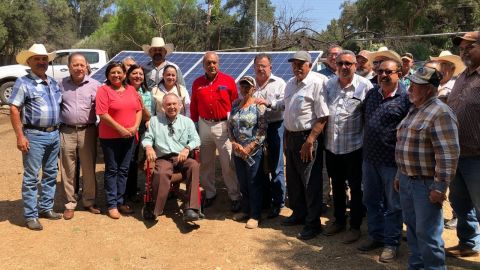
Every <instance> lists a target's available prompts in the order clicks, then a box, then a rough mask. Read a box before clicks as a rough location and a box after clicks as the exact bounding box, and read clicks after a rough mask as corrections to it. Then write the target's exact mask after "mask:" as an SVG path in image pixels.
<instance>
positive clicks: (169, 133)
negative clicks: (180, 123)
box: [168, 123, 175, 136]
mask: <svg viewBox="0 0 480 270" xmlns="http://www.w3.org/2000/svg"><path fill="white" fill-rule="evenodd" d="M173 134H175V129H173V123H168V136H173Z"/></svg>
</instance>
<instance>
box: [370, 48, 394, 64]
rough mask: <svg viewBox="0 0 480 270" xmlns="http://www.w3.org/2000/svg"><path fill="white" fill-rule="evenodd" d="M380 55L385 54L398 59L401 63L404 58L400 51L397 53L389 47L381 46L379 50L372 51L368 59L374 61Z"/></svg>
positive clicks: (389, 57) (384, 55) (387, 56)
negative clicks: (401, 56)
mask: <svg viewBox="0 0 480 270" xmlns="http://www.w3.org/2000/svg"><path fill="white" fill-rule="evenodd" d="M379 56H383V57H386V58H388V59H392V60H395V61H398V62H399V63H402V59H401V58H400V55H398V53H396V52H394V51H392V50H389V49H388V48H387V47H380V48H379V49H378V51H376V52H371V53H370V54H369V55H368V61H370V62H372V63H373V60H375V58H377V57H379Z"/></svg>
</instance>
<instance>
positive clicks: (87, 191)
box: [60, 126, 97, 210]
mask: <svg viewBox="0 0 480 270" xmlns="http://www.w3.org/2000/svg"><path fill="white" fill-rule="evenodd" d="M77 149H78V157H77ZM96 153H97V128H96V127H95V126H90V127H87V128H84V129H75V128H70V127H66V126H62V127H60V172H61V176H62V183H63V188H64V191H65V197H66V200H67V202H66V204H65V208H66V209H71V210H74V209H75V207H76V206H77V197H76V195H75V168H76V166H77V158H80V161H81V168H82V179H83V189H82V191H83V192H82V204H83V206H84V207H90V206H92V205H94V204H95V198H96V193H97V192H96V191H97V180H96V178H95V161H96Z"/></svg>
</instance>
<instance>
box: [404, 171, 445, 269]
mask: <svg viewBox="0 0 480 270" xmlns="http://www.w3.org/2000/svg"><path fill="white" fill-rule="evenodd" d="M432 183H433V177H431V178H423V179H412V178H410V177H408V176H406V175H404V174H400V203H401V205H402V212H403V221H404V222H405V224H406V225H407V242H408V247H409V249H410V252H411V254H410V257H409V259H408V265H409V269H425V270H427V269H430V270H432V269H447V268H446V266H445V251H444V243H443V239H442V232H443V211H442V205H441V204H438V203H431V202H430V200H429V198H428V197H429V195H430V185H431V184H432Z"/></svg>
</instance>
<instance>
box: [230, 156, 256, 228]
mask: <svg viewBox="0 0 480 270" xmlns="http://www.w3.org/2000/svg"><path fill="white" fill-rule="evenodd" d="M262 155H263V153H262V150H261V149H260V150H258V151H257V153H255V154H254V155H252V159H253V160H254V161H255V163H254V164H253V165H252V166H250V165H248V164H247V162H245V160H243V159H242V158H240V157H237V156H235V155H234V156H233V161H234V162H235V170H236V173H237V179H238V183H239V186H240V192H241V193H242V200H241V206H242V212H243V213H246V214H248V215H249V217H250V218H253V219H256V220H260V217H261V215H262V173H261V170H262V163H261V162H260V161H261V160H262Z"/></svg>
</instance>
